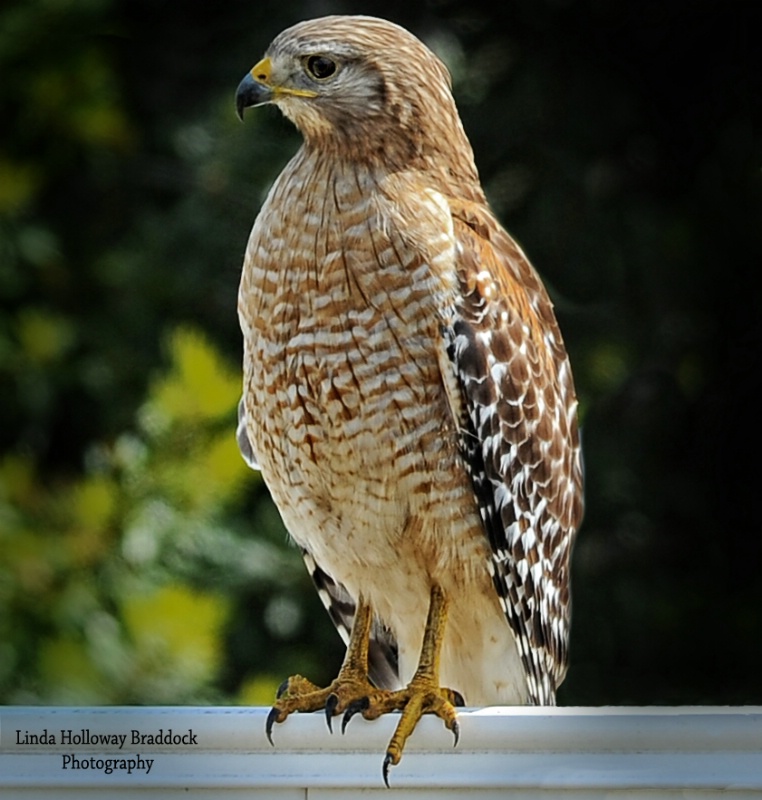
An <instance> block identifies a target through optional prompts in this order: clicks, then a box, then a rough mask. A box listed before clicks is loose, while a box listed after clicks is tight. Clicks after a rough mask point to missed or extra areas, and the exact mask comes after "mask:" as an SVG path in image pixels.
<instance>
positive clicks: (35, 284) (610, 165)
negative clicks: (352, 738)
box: [0, 0, 762, 704]
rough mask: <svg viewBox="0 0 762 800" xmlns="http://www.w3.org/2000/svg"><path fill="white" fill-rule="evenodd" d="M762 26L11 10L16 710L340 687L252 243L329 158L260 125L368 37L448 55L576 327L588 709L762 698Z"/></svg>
mask: <svg viewBox="0 0 762 800" xmlns="http://www.w3.org/2000/svg"><path fill="white" fill-rule="evenodd" d="M753 5H754V4H753V3H744V2H733V3H721V2H719V0H714V1H712V2H709V1H708V0H701V2H689V0H673V1H672V2H666V3H665V2H658V3H657V2H655V1H653V2H652V1H651V0H641V2H637V3H636V2H634V0H626V2H623V3H610V4H606V3H600V2H595V0H566V1H565V2H559V1H558V0H509V1H508V2H505V3H503V4H500V5H499V6H496V5H495V4H494V3H492V2H487V0H474V2H471V3H469V4H467V5H466V6H464V5H463V4H460V3H456V2H453V1H452V0H437V1H436V2H434V0H432V1H431V2H428V3H425V4H420V5H418V6H415V5H413V4H410V3H403V2H397V0H387V1H386V2H384V3H381V2H374V1H371V0H368V1H367V2H360V3H359V4H358V3H354V4H349V3H345V2H341V0H333V1H331V0H329V1H328V2H306V1H305V0H301V1H297V0H290V1H289V2H281V3H277V4H276V3H272V2H268V0H263V2H261V3H258V4H254V5H252V4H249V3H244V2H242V0H230V2H228V3H226V4H224V6H215V7H214V8H212V7H210V6H208V5H203V4H198V5H184V6H183V7H182V9H179V8H178V7H177V6H174V5H171V4H162V3H152V2H149V0H70V1H69V2H63V1H62V0H33V1H32V2H29V1H28V0H24V2H22V1H21V0H12V1H11V2H6V3H5V4H4V5H3V7H2V9H0V78H1V80H0V109H1V110H2V119H3V129H2V132H0V419H2V425H0V702H4V703H207V702H243V703H262V704H265V703H268V702H269V701H270V699H271V697H272V694H273V692H274V688H275V687H276V686H277V685H278V683H280V681H281V680H282V678H283V677H285V676H286V675H287V674H291V673H293V672H296V671H299V672H302V673H304V674H308V675H309V676H310V677H311V678H313V679H314V680H316V681H318V682H326V681H328V680H330V678H331V677H333V675H334V673H335V670H336V669H337V667H338V664H339V663H340V659H341V651H342V647H341V645H340V642H339V639H338V637H337V636H336V634H335V632H334V631H333V629H332V626H331V624H330V622H329V621H328V618H327V616H326V615H325V613H324V611H323V610H322V608H321V607H320V603H319V601H318V599H317V597H316V595H315V594H314V591H313V590H312V587H311V585H310V583H309V579H308V577H307V576H306V575H305V573H304V570H303V567H302V565H301V562H300V558H299V556H298V554H297V553H295V551H294V549H293V548H291V547H290V546H289V545H288V543H287V539H286V535H285V531H284V530H283V528H282V525H281V523H280V521H279V518H278V515H277V512H276V511H275V510H274V508H273V506H272V504H271V503H270V501H269V498H268V495H267V492H266V489H265V488H264V486H263V484H262V482H261V479H260V478H259V476H258V474H256V473H254V472H251V471H250V470H248V469H247V468H246V467H245V465H244V464H243V462H242V461H241V459H240V458H239V456H238V454H237V450H236V445H235V439H234V436H233V432H234V427H235V408H236V403H237V400H238V396H239V392H240V368H239V361H240V334H239V332H238V329H237V320H236V313H235V308H236V289H237V281H238V275H239V270H240V263H241V260H242V254H243V250H244V247H245V243H246V236H247V231H248V229H249V227H250V225H251V223H252V221H253V219H254V216H255V214H256V211H257V208H258V206H259V203H260V202H261V200H262V198H263V196H264V192H265V191H266V190H267V187H268V185H269V183H270V182H271V180H272V179H273V177H274V176H275V175H276V174H277V173H278V171H279V170H280V169H281V167H282V165H283V164H284V163H285V161H286V160H287V158H288V157H289V155H290V154H291V153H292V152H293V151H294V150H295V148H296V147H297V146H298V141H299V140H298V136H297V135H296V133H295V132H294V131H293V130H292V129H291V127H290V126H289V124H288V123H287V122H285V121H284V120H282V119H281V118H280V117H279V116H278V114H277V113H276V112H274V111H273V112H272V113H270V111H271V110H262V111H259V112H257V113H251V114H249V115H247V120H246V125H240V124H239V123H238V121H237V120H236V118H235V115H234V111H233V107H232V106H233V104H232V96H233V93H234V91H235V88H236V86H237V83H238V81H239V79H240V77H241V76H242V75H243V74H244V72H245V71H246V70H247V69H248V68H249V67H250V66H251V64H253V63H254V62H255V61H256V60H257V59H258V57H259V56H260V54H261V52H262V51H263V49H264V48H265V46H266V45H267V44H268V42H269V40H270V39H271V38H272V36H273V35H274V34H275V33H277V32H278V31H279V30H281V29H282V28H283V27H285V26H286V25H288V24H290V23H292V22H294V21H296V20H298V19H302V18H306V17H310V16H316V15H319V14H323V13H350V12H354V13H356V12H358V11H359V12H362V13H371V14H376V15H379V16H385V17H387V18H390V19H393V20H395V21H397V22H399V23H401V24H403V25H406V26H408V27H410V28H411V29H412V30H414V31H415V32H416V33H418V34H419V35H420V36H422V37H423V38H424V39H426V40H427V41H428V42H429V43H430V44H431V46H433V47H434V48H435V49H437V50H438V52H440V54H441V55H442V56H443V57H444V58H445V59H446V60H447V62H448V64H449V65H450V67H451V69H452V72H453V77H454V85H455V94H456V98H457V100H458V103H459V106H460V109H461V112H462V116H463V119H464V124H465V126H466V129H467V130H468V132H469V135H470V138H471V140H472V143H473V145H474V149H475V152H476V157H477V163H478V165H479V168H480V171H481V173H482V177H483V180H484V183H485V186H486V188H487V192H488V194H489V197H490V199H491V202H492V203H493V205H494V207H495V209H496V210H497V212H498V213H499V214H500V216H501V217H502V218H503V219H504V221H505V222H506V225H507V227H508V228H509V230H511V231H512V232H513V233H514V234H515V235H516V236H517V237H518V239H519V240H520V241H521V243H522V244H523V245H524V246H525V248H526V250H527V251H528V253H529V254H530V257H531V258H532V260H533V261H534V263H535V264H536V265H537V266H538V268H539V269H540V271H541V273H542V274H543V277H544V278H545V279H546V281H547V283H548V285H549V287H550V289H551V293H552V295H553V297H554V300H555V302H556V307H557V310H558V314H559V318H560V321H561V325H562V328H563V330H564V333H565V337H566V340H567V344H568V347H569V350H570V353H571V357H572V364H573V367H574V372H575V376H576V380H577V385H578V390H579V394H580V399H581V409H582V419H583V423H584V426H583V439H584V445H585V459H586V470H587V516H586V521H585V525H584V527H583V529H582V532H581V535H580V539H579V544H578V547H577V550H576V554H575V563H574V582H575V583H574V599H575V615H574V628H573V637H572V649H571V652H572V664H571V669H570V673H569V678H568V679H567V682H566V684H565V685H564V687H563V690H562V694H561V700H562V701H563V702H565V703H590V704H606V703H620V702H626V703H645V704H647V703H681V702H686V703H731V702H757V703H758V702H760V688H761V687H760V683H759V675H760V671H761V669H760V668H761V667H762V625H761V610H762V596H761V595H762V590H761V589H760V581H759V573H760V567H762V556H761V551H762V525H761V524H760V521H759V517H758V516H757V515H756V514H755V512H754V509H755V501H756V491H755V488H756V486H755V480H754V473H753V470H752V471H750V470H749V469H748V468H747V467H745V466H744V465H745V464H748V463H749V461H750V459H753V456H754V455H755V454H756V453H757V452H758V450H757V449H756V446H757V444H758V443H759V432H758V430H759V425H758V424H756V416H755V414H756V412H757V409H758V406H759V401H758V397H759V395H758V391H757V387H758V384H759V374H760V369H759V368H760V358H759V355H760V326H759V320H760V317H761V316H762V315H761V314H760V297H761V295H760V294H759V292H758V289H757V288H756V287H757V282H758V278H757V275H758V272H759V267H760V263H761V262H762V259H761V256H762V248H761V247H760V239H761V233H762V219H761V218H760V209H761V205H760V185H759V178H760V171H759V169H760V155H762V153H761V148H760V143H759V139H758V132H759V128H758V125H759V122H760V104H761V102H762V68H760V58H759V48H758V47H757V44H756V40H755V39H754V38H753V34H754V30H755V29H754V26H753V24H752V19H753V17H752V14H753ZM755 279H756V280H755Z"/></svg>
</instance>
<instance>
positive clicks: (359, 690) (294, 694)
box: [265, 597, 377, 744]
mask: <svg viewBox="0 0 762 800" xmlns="http://www.w3.org/2000/svg"><path fill="white" fill-rule="evenodd" d="M372 621H373V613H372V611H371V608H370V606H369V605H368V603H367V602H365V600H363V598H362V597H361V598H360V600H359V602H358V604H357V610H356V611H355V618H354V622H353V624H352V634H351V635H350V637H349V645H348V646H347V652H346V655H345V656H344V663H343V664H342V665H341V669H340V670H339V674H338V676H337V677H336V680H334V681H333V682H332V683H331V684H330V685H329V686H327V687H326V688H324V689H321V688H320V687H318V686H315V684H314V683H312V682H311V681H308V680H307V679H306V678H303V677H302V676H301V675H293V676H292V677H290V678H288V680H286V681H285V682H284V683H283V685H282V686H281V688H280V689H279V690H278V697H277V699H276V701H275V703H274V704H273V707H272V709H271V710H270V713H269V714H268V716H267V725H266V728H265V731H266V733H267V738H268V739H269V740H270V744H272V728H273V725H274V724H275V723H276V722H283V721H284V720H285V719H286V717H288V715H289V714H292V713H293V712H294V711H319V710H320V709H325V715H326V719H327V720H328V727H329V728H331V718H332V717H334V716H335V715H336V714H340V713H342V712H343V711H344V710H346V709H347V708H348V707H349V706H350V705H352V704H353V703H354V702H355V701H356V700H358V699H359V698H365V697H367V696H368V695H369V694H372V693H374V692H376V691H377V690H376V688H375V687H374V686H373V684H371V683H370V681H369V680H368V643H369V640H370V629H371V624H372Z"/></svg>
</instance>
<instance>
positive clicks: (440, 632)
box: [342, 586, 463, 786]
mask: <svg viewBox="0 0 762 800" xmlns="http://www.w3.org/2000/svg"><path fill="white" fill-rule="evenodd" d="M447 605H448V603H447V598H446V597H445V594H444V592H443V591H442V589H441V588H440V587H439V586H434V587H433V588H432V590H431V599H430V601H429V613H428V617H427V619H426V629H425V631H424V634H423V646H422V647H421V657H420V660H419V662H418V669H417V670H416V671H415V675H413V678H412V680H411V681H410V683H409V684H408V685H407V687H405V688H404V689H400V690H398V691H386V690H375V691H373V692H371V693H370V694H369V695H368V696H367V697H364V698H360V699H358V700H356V701H355V702H354V703H352V704H351V705H350V706H349V707H348V708H347V711H346V713H345V715H344V722H343V726H342V727H345V726H346V723H347V721H348V720H349V719H350V718H351V717H352V716H353V715H354V714H357V713H360V714H362V715H363V717H365V719H376V718H378V717H380V716H381V715H382V714H386V713H387V712H389V711H396V710H400V709H401V710H402V716H401V718H400V721H399V722H398V723H397V728H396V729H395V731H394V735H393V736H392V738H391V741H390V742H389V746H388V747H387V748H386V758H385V759H384V766H383V775H384V782H385V783H386V785H387V786H388V785H389V767H390V766H392V765H395V764H399V761H400V759H401V758H402V750H403V748H404V747H405V742H406V741H407V740H408V737H409V736H410V734H411V733H412V732H413V731H414V730H415V726H416V725H417V724H418V720H419V719H420V718H421V717H422V716H423V714H436V715H437V716H438V717H439V718H440V719H442V720H443V721H444V723H445V725H446V726H447V728H448V729H449V730H451V731H452V732H453V734H454V736H455V744H457V743H458V721H457V718H456V712H455V706H457V705H461V706H462V705H463V698H462V697H461V696H460V694H459V693H458V692H456V691H454V690H453V689H445V688H442V687H441V686H440V685H439V658H440V654H441V650H442V640H443V639H444V632H445V626H446V624H447Z"/></svg>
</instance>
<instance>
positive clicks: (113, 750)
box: [0, 706, 762, 800]
mask: <svg viewBox="0 0 762 800" xmlns="http://www.w3.org/2000/svg"><path fill="white" fill-rule="evenodd" d="M266 715H267V709H261V708H253V709H249V708H134V707H131V708H81V709H74V708H33V707H32V708H29V707H25V708H21V707H12V706H11V707H4V708H2V709H0V798H2V799H3V800H6V798H7V799H8V800H16V799H17V798H18V799H21V798H23V800H38V799H40V800H41V799H42V798H46V799H47V798H54V797H55V798H62V799H64V800H68V799H69V798H75V797H76V798H96V797H102V798H106V797H108V798H112V797H113V798H120V799H121V798H133V797H134V798H141V800H146V798H157V799H158V798H169V800H173V798H175V797H177V798H179V797H184V798H192V799H193V800H202V799H203V800H207V799H208V800H211V799H212V798H219V797H222V798H223V799H224V798H244V797H246V798H260V797H262V798H263V797H268V798H275V800H281V799H282V800H286V799H288V800H291V799H292V798H293V799H294V800H295V799H296V798H299V800H305V799H307V800H318V799H320V800H326V798H339V800H346V799H347V798H351V797H359V796H362V797H366V796H367V797H375V796H377V797H379V798H382V797H383V798H414V800H428V799H429V798H437V799H439V798H444V800H449V798H459V797H463V796H466V795H467V796H468V797H476V798H485V799H486V798H498V797H500V798H504V797H510V798H515V799H516V800H530V798H544V799H545V800H549V798H552V797H558V796H559V795H562V794H564V795H565V796H569V797H573V798H576V800H588V798H590V800H592V799H593V798H596V799H597V798H604V797H607V798H610V797H615V798H617V799H619V798H621V799H624V798H626V799H627V800H630V799H631V798H642V797H648V798H655V797H675V798H677V797H680V798H694V797H695V798H697V799H698V798H701V800H707V799H708V798H715V797H732V798H734V800H739V799H740V798H744V800H746V798H752V797H754V798H757V797H762V707H742V708H708V707H697V708H616V707H611V708H487V709H478V710H477V709H474V710H463V711H461V713H460V715H459V716H460V724H461V735H460V743H459V744H458V746H457V748H453V747H452V736H451V734H450V733H449V732H448V731H446V730H445V729H444V727H443V725H442V723H441V722H440V721H439V720H437V719H434V718H430V717H426V718H424V719H423V720H422V721H421V723H420V725H419V727H418V729H417V730H416V732H415V734H414V735H413V737H412V738H411V739H410V741H409V742H408V745H407V748H406V751H405V754H404V757H403V759H402V763H401V764H400V765H399V766H398V767H395V768H393V769H392V771H391V786H392V788H391V790H387V789H386V788H385V787H384V785H383V781H382V778H381V764H382V761H383V756H384V752H385V748H386V744H387V742H388V740H389V738H390V737H391V734H392V732H393V729H394V725H395V722H396V718H395V716H387V717H385V718H382V719H380V720H377V721H375V722H366V721H365V720H363V719H361V718H359V717H358V718H355V719H353V720H352V722H351V723H350V725H349V727H348V728H347V733H346V734H345V735H343V736H342V735H341V733H340V732H339V731H338V728H339V727H340V725H334V730H335V731H336V732H335V733H334V734H333V735H331V734H330V733H329V732H328V729H327V727H326V724H325V720H324V718H323V717H322V715H320V714H309V715H296V716H294V717H291V718H289V719H288V720H287V721H286V722H285V723H284V724H283V725H276V727H275V730H274V740H275V747H271V746H270V744H269V743H268V741H267V739H266V738H265V735H264V725H265V718H266ZM169 728H171V729H172V730H173V731H174V732H175V733H179V734H182V733H187V732H188V731H189V730H190V731H192V732H193V734H194V735H195V742H196V743H191V744H181V745H177V746H168V747H167V746H159V745H148V744H146V743H145V741H144V742H143V743H142V744H139V743H137V742H136V743H134V744H133V743H132V733H131V732H132V731H133V730H135V731H138V732H139V733H140V734H143V735H146V734H147V735H151V734H156V733H157V732H158V731H159V730H160V729H163V730H164V731H167V729H169ZM45 730H47V732H48V735H49V736H55V739H56V742H55V744H53V743H51V744H24V743H23V742H24V741H25V740H32V738H33V737H34V736H40V735H41V734H42V733H43V732H44V731H45ZM62 730H63V731H69V730H70V731H72V733H73V734H80V732H81V731H83V730H86V731H89V732H90V734H91V735H95V734H98V735H103V734H116V735H117V736H124V737H125V739H124V744H123V746H121V747H119V745H114V746H111V745H103V744H98V745H86V744H79V745H76V744H67V743H62V742H61V735H60V734H61V731H62ZM17 732H18V733H17ZM27 734H29V735H28V736H27ZM187 738H190V737H187ZM72 755H73V756H75V757H76V758H77V760H78V762H79V764H80V768H78V769H73V768H72V766H69V767H67V768H66V769H64V757H65V756H72ZM138 755H140V758H141V759H142V762H143V765H142V768H141V767H140V765H137V766H136V767H134V768H133V771H132V773H131V774H127V772H126V771H125V770H124V769H116V770H115V771H114V772H112V773H111V774H110V775H109V774H105V772H104V769H103V768H98V764H100V763H101V762H102V764H103V766H105V763H106V760H107V759H116V760H117V762H121V760H122V759H124V760H125V761H127V762H129V760H130V759H132V760H133V761H137V756H138ZM91 758H92V759H93V765H92V766H90V767H89V768H87V769H84V768H82V766H81V765H82V763H83V762H85V761H86V762H87V763H88V764H90V759H91ZM149 759H152V760H153V763H152V765H151V768H150V771H148V770H147V769H146V764H147V762H148V760H149ZM71 763H72V762H71V760H70V761H69V764H70V765H71Z"/></svg>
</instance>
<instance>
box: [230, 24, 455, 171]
mask: <svg viewBox="0 0 762 800" xmlns="http://www.w3.org/2000/svg"><path fill="white" fill-rule="evenodd" d="M264 103H274V104H276V105H277V106H278V107H279V108H280V109H281V111H282V112H283V113H284V114H285V115H286V116H287V117H288V118H289V119H291V120H292V121H293V122H294V124H295V125H296V126H297V127H298V128H299V130H300V131H301V132H302V134H303V135H304V137H305V139H306V140H307V142H308V143H310V144H315V145H318V146H321V147H331V144H334V145H338V147H339V148H341V151H342V152H344V153H347V151H349V152H351V151H354V150H357V149H358V148H360V149H362V150H363V151H365V154H368V155H370V154H371V153H373V152H376V153H380V152H382V151H383V152H384V154H385V156H386V158H387V159H388V158H389V156H392V155H393V154H397V155H399V156H402V157H403V158H409V157H411V156H414V155H419V156H420V155H422V154H423V155H430V154H431V153H432V152H436V151H439V150H442V149H444V148H446V149H448V150H450V149H451V148H453V147H456V148H460V147H462V146H463V144H464V143H465V144H466V148H467V152H470V147H469V146H468V144H467V142H466V139H465V134H464V133H463V130H462V126H461V124H460V119H459V117H458V112H457V110H456V108H455V103H454V101H453V98H452V93H451V90H450V74H449V72H448V71H447V68H446V67H445V66H444V64H443V63H442V62H441V61H440V60H439V59H438V58H437V57H436V56H435V55H434V54H433V53H432V52H431V50H429V49H428V48H427V47H426V46H425V45H424V44H423V43H422V42H421V41H420V40H419V39H417V38H416V37H415V36H413V35H412V34H411V33H409V32H408V31H406V30H405V29H404V28H401V27H399V26H398V25H395V24H393V23H391V22H387V21H385V20H381V19H376V18H373V17H364V16H331V17H323V18H320V19H314V20H308V21H306V22H300V23H299V24H297V25H294V26H293V27H291V28H288V29H287V30H285V31H284V32H283V33H281V34H280V35H279V36H277V37H276V39H275V40H274V41H273V43H272V44H271V45H270V47H269V48H268V49H267V52H266V53H265V57H264V58H263V59H262V60H261V61H260V62H259V63H258V64H257V65H256V66H255V67H254V68H253V69H252V70H251V72H249V73H248V74H247V75H246V77H245V78H244V79H243V80H242V81H241V84H240V85H239V87H238V92H237V94H236V107H237V110H238V114H239V116H241V117H243V111H244V109H245V108H248V107H250V106H258V105H262V104H264ZM453 137H454V138H455V140H454V141H453ZM461 137H462V138H461ZM400 148H401V149H400Z"/></svg>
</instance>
